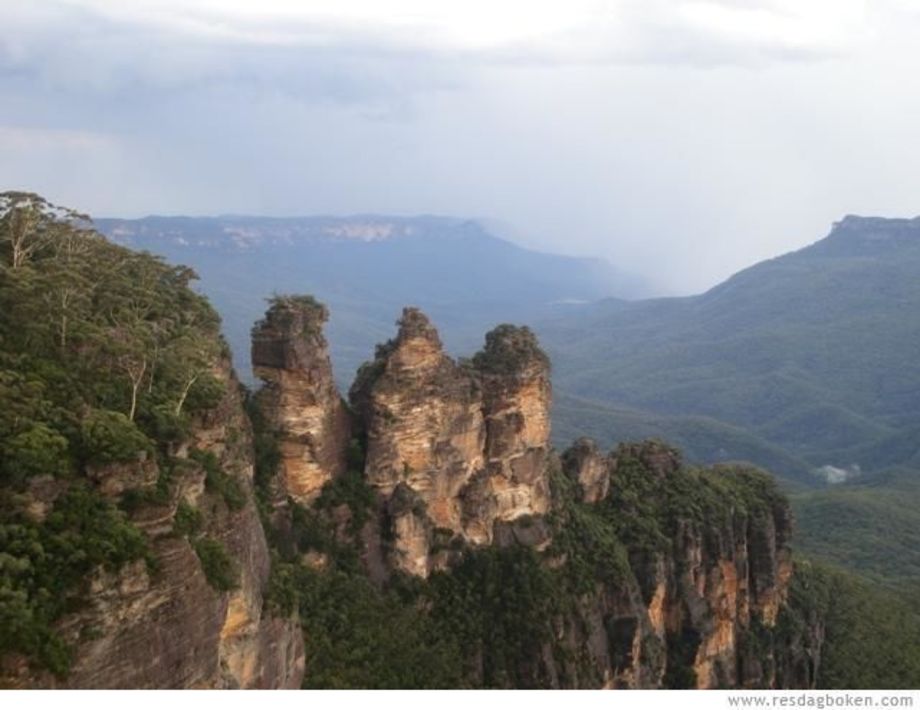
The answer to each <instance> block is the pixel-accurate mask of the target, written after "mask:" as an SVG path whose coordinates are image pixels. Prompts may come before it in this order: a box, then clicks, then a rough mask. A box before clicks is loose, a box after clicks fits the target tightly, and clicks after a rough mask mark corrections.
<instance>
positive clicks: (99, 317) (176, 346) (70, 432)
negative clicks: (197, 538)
mask: <svg viewBox="0 0 920 710" xmlns="http://www.w3.org/2000/svg"><path fill="white" fill-rule="evenodd" d="M194 278H195V274H194V272H192V271H191V270H190V269H187V268H184V267H173V266H169V265H167V264H165V263H163V262H162V261H161V260H160V259H158V258H156V257H153V256H151V255H149V254H142V253H135V252H132V251H129V250H127V249H124V248H121V247H118V246H115V245H113V244H111V243H110V242H108V241H107V240H105V239H104V238H103V237H102V236H100V235H99V234H97V233H96V232H94V231H93V230H92V229H91V225H90V224H89V222H88V221H87V219H86V218H85V217H84V216H82V215H79V214H77V213H75V212H73V211H72V210H67V209H64V208H60V207H57V206H55V205H53V204H51V203H49V202H47V201H46V200H44V199H43V198H41V197H39V196H38V195H34V194H30V193H18V192H7V193H2V194H0V656H5V655H6V654H8V653H17V654H22V655H24V656H25V657H27V658H28V659H29V660H30V661H32V662H33V663H37V664H38V665H40V666H43V667H45V668H48V669H50V670H52V671H54V672H55V673H58V674H63V673H65V672H66V670H67V667H68V662H69V651H68V649H67V648H66V646H65V644H64V643H63V642H62V641H61V639H60V637H59V636H58V635H57V632H56V631H55V622H56V621H57V620H58V619H59V618H60V617H61V616H62V615H63V614H64V613H66V612H69V611H72V610H74V609H77V608H79V606H80V604H81V602H82V600H83V599H84V596H85V592H86V590H87V589H88V585H89V583H90V581H91V579H92V577H93V575H94V574H96V573H97V571H99V570H100V569H104V570H108V571H110V572H116V571H117V570H118V569H119V568H120V567H121V566H123V565H124V564H126V563H129V562H132V561H137V560H141V559H144V558H145V557H146V558H147V559H148V562H149V566H150V569H151V570H154V569H155V568H156V564H155V561H154V560H153V559H152V558H151V557H150V552H149V550H148V546H147V543H146V538H145V536H144V535H143V534H142V533H141V532H140V531H139V530H138V529H137V528H136V527H135V526H134V525H132V524H131V523H130V522H129V521H128V518H127V517H126V515H125V514H124V513H123V512H122V511H121V510H120V509H119V508H118V507H116V506H115V505H114V500H113V498H112V497H108V498H106V497H103V495H102V494H101V492H100V491H99V489H97V487H96V486H95V484H94V483H93V481H92V480H91V478H90V477H91V475H92V476H95V477H96V479H97V480H101V479H105V478H106V477H107V476H110V475H116V472H117V471H119V470H122V469H124V470H130V469H131V468H132V467H134V468H138V467H141V466H143V465H144V462H145V461H146V462H149V461H150V459H152V458H156V459H157V461H158V463H160V464H161V466H160V470H161V474H160V479H161V482H162V483H163V486H160V485H156V486H153V487H150V488H145V489H142V490H129V491H126V492H125V493H124V494H123V495H122V496H121V498H122V501H121V502H122V505H123V507H124V508H125V509H131V508H132V506H137V505H142V504H144V503H145V502H156V501H160V502H163V500H162V499H163V494H164V493H166V492H168V485H169V481H168V477H169V468H170V466H171V464H170V462H169V457H168V454H169V450H170V445H171V444H172V443H173V442H176V441H178V440H179V439H181V438H183V437H184V436H185V434H186V433H187V432H188V428H189V424H190V421H191V417H192V416H194V415H195V414H196V413H198V412H202V411H205V410H207V409H209V408H211V407H213V406H214V405H215V404H216V403H217V402H218V401H219V400H220V398H221V396H222V395H223V391H224V386H223V385H222V384H221V383H220V382H219V381H218V380H217V379H216V378H215V377H214V375H213V374H212V369H213V368H214V366H215V363H216V361H217V359H218V358H219V357H221V355H222V353H223V351H224V348H223V346H222V344H221V340H220V335H219V320H218V317H217V315H216V313H215V312H214V310H213V309H212V308H211V307H210V306H209V305H208V303H207V302H206V300H205V299H204V298H202V297H201V296H199V295H198V294H196V293H194V291H192V290H191V289H190V288H189V283H190V282H191V280H192V279H194ZM119 467H120V468H119ZM223 484H226V481H224V480H223V479H220V480H218V484H217V485H218V487H221V488H222V490H221V492H222V493H223V494H224V495H225V497H226V498H228V503H230V504H231V505H232V504H233V503H234V502H235V501H236V499H237V497H238V496H237V495H236V494H237V493H238V491H234V490H233V489H232V486H230V485H223ZM186 522H188V521H186ZM205 555H206V556H208V555H210V559H212V561H213V560H216V557H215V556H214V555H212V554H210V551H209V552H206V553H205ZM214 566H215V567H220V565H214Z"/></svg>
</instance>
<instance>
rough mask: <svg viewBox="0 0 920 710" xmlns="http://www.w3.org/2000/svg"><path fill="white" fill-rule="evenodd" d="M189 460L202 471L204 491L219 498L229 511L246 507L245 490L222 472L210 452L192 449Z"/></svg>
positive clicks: (218, 463) (231, 477)
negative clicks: (198, 465)
mask: <svg viewBox="0 0 920 710" xmlns="http://www.w3.org/2000/svg"><path fill="white" fill-rule="evenodd" d="M189 458H190V459H192V460H193V461H196V462H197V463H198V464H200V465H201V467H202V468H203V469H204V471H205V479H204V485H205V490H207V491H210V492H212V493H216V494H217V495H219V496H221V498H223V499H224V502H225V503H226V504H227V507H228V508H230V510H241V509H242V508H243V506H244V505H246V491H245V489H244V488H243V486H242V485H241V484H240V482H239V481H237V480H236V479H235V478H233V476H230V475H228V474H226V473H225V472H224V470H223V469H222V468H221V466H220V462H219V461H218V460H217V456H215V455H214V453H213V452H212V451H201V450H199V449H192V450H191V451H190V452H189Z"/></svg>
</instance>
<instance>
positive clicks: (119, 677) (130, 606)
mask: <svg viewBox="0 0 920 710" xmlns="http://www.w3.org/2000/svg"><path fill="white" fill-rule="evenodd" d="M213 374H214V376H215V377H216V378H217V379H219V380H221V381H222V382H223V383H224V386H225V395H224V397H223V399H222V401H221V402H220V403H219V404H218V406H217V407H215V408H214V409H212V410H209V411H207V412H205V413H203V414H200V415H196V416H195V418H194V421H193V424H192V428H191V433H190V435H189V438H188V439H187V440H186V441H185V442H184V444H183V445H182V446H181V447H180V450H179V451H178V452H177V453H178V456H177V457H176V458H175V459H174V465H173V466H172V468H171V472H170V474H169V476H168V479H167V480H168V486H167V487H166V496H165V497H159V496H148V497H147V498H145V497H144V494H145V491H146V492H147V494H151V493H152V492H153V488H154V487H155V486H156V485H157V483H156V481H157V478H158V477H159V476H160V475H162V474H163V473H164V472H163V471H160V470H158V469H157V464H156V463H155V462H153V461H152V460H149V459H145V460H142V461H139V462H138V463H137V464H136V465H134V467H133V469H134V470H132V467H131V466H129V465H116V466H113V467H111V470H108V471H106V470H103V469H96V470H94V471H93V474H94V478H95V479H97V481H99V483H98V485H99V486H100V490H101V491H102V492H104V493H105V494H107V495H110V496H112V497H114V498H115V499H116V500H117V499H120V497H121V495H123V494H124V493H125V492H126V491H127V490H129V489H130V490H133V491H134V492H135V493H139V494H140V496H141V499H142V500H146V499H148V498H149V500H150V501H151V502H149V503H144V504H142V505H140V506H139V507H137V508H136V509H135V510H134V511H133V512H132V514H131V516H130V517H131V521H132V522H133V523H134V524H136V525H137V526H138V527H139V528H140V529H141V531H142V532H143V533H144V535H145V536H146V538H147V541H148V546H149V551H150V556H151V559H153V560H155V567H150V566H149V565H148V564H147V563H145V561H144V560H139V561H137V562H135V563H132V564H129V565H127V566H125V567H124V568H122V569H121V570H120V572H118V573H117V574H116V573H110V572H106V571H104V570H101V569H100V570H98V571H97V572H96V573H95V574H94V576H93V577H92V579H91V580H89V581H88V584H89V589H88V595H87V601H86V603H85V604H84V605H83V606H82V607H81V608H80V609H79V610H78V611H76V612H74V613H71V614H68V615H66V616H65V617H64V618H63V619H62V620H61V621H60V623H59V625H58V632H59V633H60V635H61V637H62V639H63V640H64V641H65V642H66V643H67V644H68V645H69V646H71V647H72V648H73V649H74V653H73V663H72V665H71V668H70V670H69V673H68V674H67V676H66V677H64V678H57V677H55V676H53V675H51V674H50V673H48V672H38V673H36V672H35V671H33V670H30V669H29V668H28V667H27V666H26V665H21V666H20V667H18V668H16V667H13V668H10V667H7V668H5V669H4V671H5V673H6V674H7V677H6V678H4V683H7V684H11V685H14V686H17V685H21V686H27V687H33V688H36V687H52V688H53V687H66V688H299V687H300V684H301V682H302V679H303V673H304V648H303V637H302V633H301V631H300V628H299V623H298V621H297V619H292V618H274V617H271V616H269V615H267V614H266V613H265V612H264V610H263V606H264V604H263V598H264V593H265V590H266V587H267V584H268V576H269V571H270V557H269V551H268V546H267V543H266V539H265V534H264V532H263V529H262V525H261V523H260V521H259V516H258V514H257V512H256V507H255V502H254V500H253V490H252V476H253V456H252V438H251V431H250V426H249V421H248V420H247V418H246V416H245V414H244V412H243V408H242V402H241V400H240V394H239V383H238V382H237V381H236V379H235V377H234V376H233V375H232V372H231V370H230V367H229V363H226V362H224V363H221V364H220V365H218V366H217V367H216V368H215V370H214V372H213ZM196 454H197V455H199V456H200V455H201V454H204V455H206V456H207V457H208V460H209V463H211V462H212V465H213V466H216V467H218V468H219V469H220V471H221V472H222V474H223V475H224V476H226V477H228V478H229V479H231V480H232V481H234V482H235V484H236V485H237V486H238V487H239V489H240V490H241V491H242V492H243V494H244V496H245V500H244V501H243V502H242V503H241V504H239V505H235V506H233V507H231V506H229V505H228V504H227V503H226V502H225V501H224V500H223V499H222V497H221V496H220V494H219V493H216V492H215V491H213V490H210V488H209V486H208V485H207V483H206V479H207V473H206V471H205V470H204V468H203V467H202V465H201V464H200V463H198V461H197V460H196V456H195V455H196ZM151 467H152V470H151ZM119 481H120V483H119ZM138 486H139V487H138ZM129 487H130V488H129ZM36 493H37V494H38V493H40V491H36ZM37 502H41V501H40V500H38V501H37ZM180 504H182V505H185V506H186V507H187V508H190V509H194V510H197V511H199V512H200V513H201V514H202V519H203V523H202V529H201V530H199V531H197V532H196V533H195V535H194V536H183V535H180V534H177V532H176V529H175V526H176V514H177V511H178V509H179V506H180ZM205 537H206V538H208V539H210V540H213V541H215V542H217V543H219V544H220V545H221V546H222V547H223V549H224V550H226V553H227V554H228V555H229V558H230V559H231V560H232V564H233V567H234V569H235V571H236V573H237V574H236V584H235V588H234V589H232V590H230V591H223V592H222V591H217V590H216V589H215V588H214V587H213V586H211V585H210V584H209V582H208V579H207V576H206V574H205V571H204V569H203V566H202V562H201V561H200V560H199V557H198V555H197V554H196V551H195V543H196V541H198V540H201V539H203V538H205ZM14 665H15V664H14Z"/></svg>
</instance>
